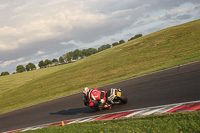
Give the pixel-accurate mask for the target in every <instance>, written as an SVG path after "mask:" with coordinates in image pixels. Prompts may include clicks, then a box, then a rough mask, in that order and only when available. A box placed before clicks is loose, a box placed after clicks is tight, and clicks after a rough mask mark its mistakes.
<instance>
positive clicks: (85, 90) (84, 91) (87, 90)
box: [83, 87, 90, 95]
mask: <svg viewBox="0 0 200 133" xmlns="http://www.w3.org/2000/svg"><path fill="white" fill-rule="evenodd" d="M89 90H90V89H89V88H88V87H85V88H84V89H83V94H85V95H87V93H88V92H89Z"/></svg>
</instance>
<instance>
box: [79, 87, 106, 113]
mask: <svg viewBox="0 0 200 133" xmlns="http://www.w3.org/2000/svg"><path fill="white" fill-rule="evenodd" d="M83 94H84V104H85V105H86V106H88V105H89V106H90V107H95V106H98V108H99V110H102V109H103V106H104V104H105V101H106V92H105V91H99V90H98V89H97V88H94V89H89V88H88V87H85V88H84V89H83ZM98 102H99V103H98Z"/></svg>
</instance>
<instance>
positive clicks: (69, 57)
mask: <svg viewBox="0 0 200 133" xmlns="http://www.w3.org/2000/svg"><path fill="white" fill-rule="evenodd" d="M72 56H73V53H72V52H68V53H67V54H66V57H67V62H68V63H69V62H71V61H72Z"/></svg>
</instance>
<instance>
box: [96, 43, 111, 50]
mask: <svg viewBox="0 0 200 133" xmlns="http://www.w3.org/2000/svg"><path fill="white" fill-rule="evenodd" d="M110 47H111V45H110V44H105V45H102V46H101V47H99V48H98V52H100V51H103V50H106V49H108V48H110Z"/></svg>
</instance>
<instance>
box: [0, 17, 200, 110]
mask: <svg viewBox="0 0 200 133" xmlns="http://www.w3.org/2000/svg"><path fill="white" fill-rule="evenodd" d="M199 35H200V20H196V21H193V22H189V23H186V24H182V25H179V26H175V27H171V28H168V29H164V30H161V31H158V32H155V33H152V34H149V35H146V36H143V37H141V38H138V39H135V40H133V41H129V42H127V43H124V44H121V45H118V46H115V47H113V48H110V49H107V50H105V51H102V52H99V53H97V54H94V55H92V56H89V57H87V58H84V59H82V60H79V61H77V62H75V63H71V64H67V65H62V66H57V67H52V68H48V69H41V70H35V71H32V72H25V73H21V74H16V75H9V76H1V77H0V114H2V113H5V112H8V111H12V110H15V109H18V108H22V107H26V106H29V105H33V104H37V103H40V102H44V101H47V100H50V99H54V98H58V97H61V96H65V95H69V94H72V93H76V92H80V91H81V90H82V89H83V87H85V86H88V87H99V86H102V85H106V84H109V83H113V82H116V81H120V80H124V79H127V78H131V77H136V76H139V75H144V74H147V73H150V72H154V71H158V70H162V69H165V68H169V67H173V66H176V65H180V64H184V63H188V62H192V61H196V60H200V36H199ZM122 89H125V88H122Z"/></svg>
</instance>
